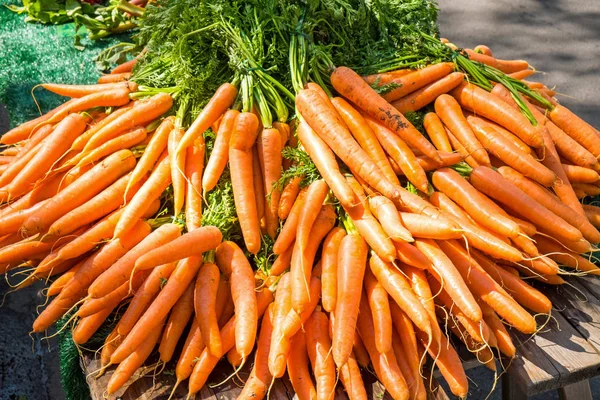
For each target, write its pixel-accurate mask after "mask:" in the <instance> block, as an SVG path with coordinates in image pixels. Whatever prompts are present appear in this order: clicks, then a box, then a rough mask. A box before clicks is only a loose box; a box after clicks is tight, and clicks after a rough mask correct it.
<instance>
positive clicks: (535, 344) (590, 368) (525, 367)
mask: <svg viewBox="0 0 600 400" xmlns="http://www.w3.org/2000/svg"><path fill="white" fill-rule="evenodd" d="M551 290H555V289H551ZM552 316H553V317H554V320H551V321H550V322H549V323H548V325H547V326H546V327H545V329H544V330H543V331H542V332H539V333H538V334H536V335H535V336H534V337H533V338H530V337H529V336H528V335H523V334H520V333H516V334H515V330H512V331H513V334H514V335H513V338H514V339H515V343H516V344H517V346H518V351H517V357H516V358H515V360H514V361H513V363H512V365H511V367H510V368H509V370H508V373H509V374H510V375H511V377H512V378H513V380H514V382H515V383H516V384H518V385H520V387H521V388H522V389H523V391H524V392H525V393H526V394H527V395H533V394H536V393H541V392H545V391H547V390H552V389H557V388H559V387H561V386H565V385H568V384H571V383H574V382H577V381H580V380H584V379H588V378H589V377H591V376H595V375H597V374H598V369H599V367H600V355H599V354H598V352H597V351H596V349H595V348H594V346H592V345H591V343H589V342H588V341H587V340H586V339H585V338H583V337H582V336H581V334H580V333H579V332H577V330H575V328H573V327H572V326H571V325H570V324H569V323H568V322H567V320H566V319H565V317H564V316H563V315H561V313H559V312H554V313H553V315H552Z"/></svg>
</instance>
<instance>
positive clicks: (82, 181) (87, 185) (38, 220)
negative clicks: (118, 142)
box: [22, 150, 135, 234]
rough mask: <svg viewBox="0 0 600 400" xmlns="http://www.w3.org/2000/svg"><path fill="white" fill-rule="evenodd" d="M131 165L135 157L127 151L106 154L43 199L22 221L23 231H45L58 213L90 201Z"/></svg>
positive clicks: (133, 163)
mask: <svg viewBox="0 0 600 400" xmlns="http://www.w3.org/2000/svg"><path fill="white" fill-rule="evenodd" d="M134 165H135V157H134V156H133V153H131V151H129V150H121V151H118V152H116V153H114V154H113V155H111V156H110V157H107V158H106V159H105V160H103V161H102V162H101V163H99V164H97V165H96V166H94V167H93V168H92V169H90V170H89V171H87V172H86V173H85V174H83V175H82V176H81V177H80V178H79V179H77V180H76V181H75V182H74V183H73V184H71V185H69V186H68V187H67V188H66V189H64V190H62V191H61V192H59V193H58V194H57V195H56V196H54V197H53V198H52V199H50V200H49V201H48V202H46V203H45V204H44V206H43V207H42V208H41V209H39V210H38V211H37V212H35V213H34V214H33V215H32V216H30V217H29V218H28V219H27V221H25V223H24V224H23V227H22V230H23V231H24V232H27V233H29V234H33V233H37V232H41V231H44V230H45V229H47V228H48V227H50V226H51V225H52V224H53V223H54V222H55V221H57V220H58V219H59V218H60V217H61V216H63V215H64V214H66V213H67V212H69V211H71V210H73V209H75V208H76V207H79V206H81V205H82V204H84V203H85V202H87V201H89V200H90V199H92V198H93V197H94V196H96V195H97V194H98V193H100V192H101V191H102V190H104V189H105V188H106V187H108V186H109V185H110V184H112V183H113V182H115V181H116V180H117V179H118V178H119V177H121V176H123V175H125V174H126V173H127V172H129V171H131V170H132V169H133V166H134Z"/></svg>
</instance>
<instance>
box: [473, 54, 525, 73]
mask: <svg viewBox="0 0 600 400" xmlns="http://www.w3.org/2000/svg"><path fill="white" fill-rule="evenodd" d="M465 52H466V53H467V54H468V56H469V58H470V59H471V60H473V61H477V62H480V63H482V64H486V65H489V66H491V67H494V68H496V69H499V70H500V71H502V72H504V73H505V74H510V73H513V72H517V71H521V70H523V69H526V68H529V63H527V61H524V60H500V59H498V58H495V57H492V56H491V55H486V54H482V53H477V52H476V51H473V50H471V49H465Z"/></svg>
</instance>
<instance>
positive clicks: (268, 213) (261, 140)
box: [256, 128, 283, 238]
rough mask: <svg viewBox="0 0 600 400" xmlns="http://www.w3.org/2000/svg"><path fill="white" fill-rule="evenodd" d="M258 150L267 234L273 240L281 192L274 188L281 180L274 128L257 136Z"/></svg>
mask: <svg viewBox="0 0 600 400" xmlns="http://www.w3.org/2000/svg"><path fill="white" fill-rule="evenodd" d="M256 146H257V150H258V159H259V161H260V167H261V170H262V174H263V177H264V178H263V184H264V193H265V196H266V200H267V201H266V203H265V220H266V225H267V233H268V234H269V236H271V238H275V236H276V234H277V228H278V226H279V216H278V215H277V210H278V209H279V198H280V196H281V190H280V189H278V188H277V187H276V183H277V181H279V179H280V178H281V168H282V163H283V158H282V155H281V149H282V147H283V146H282V143H281V134H280V132H279V130H277V129H275V128H271V129H263V130H262V131H261V132H260V133H259V134H258V140H257V143H256Z"/></svg>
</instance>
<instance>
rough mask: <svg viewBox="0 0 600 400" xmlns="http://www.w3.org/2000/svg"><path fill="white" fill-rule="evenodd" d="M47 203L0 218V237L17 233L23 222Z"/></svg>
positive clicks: (42, 202)
mask: <svg viewBox="0 0 600 400" xmlns="http://www.w3.org/2000/svg"><path fill="white" fill-rule="evenodd" d="M47 201H48V200H43V201H41V202H39V203H37V204H34V205H33V206H31V207H29V208H26V209H24V210H17V211H15V212H13V213H11V214H8V215H6V216H4V217H0V235H2V236H4V235H8V234H10V233H15V232H17V231H18V230H19V229H20V228H21V226H22V225H23V222H25V221H26V220H27V218H29V217H30V216H31V215H33V214H34V213H35V212H36V211H37V210H39V209H40V208H41V207H43V206H44V204H45V203H46V202H47ZM77 228H78V227H77Z"/></svg>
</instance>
